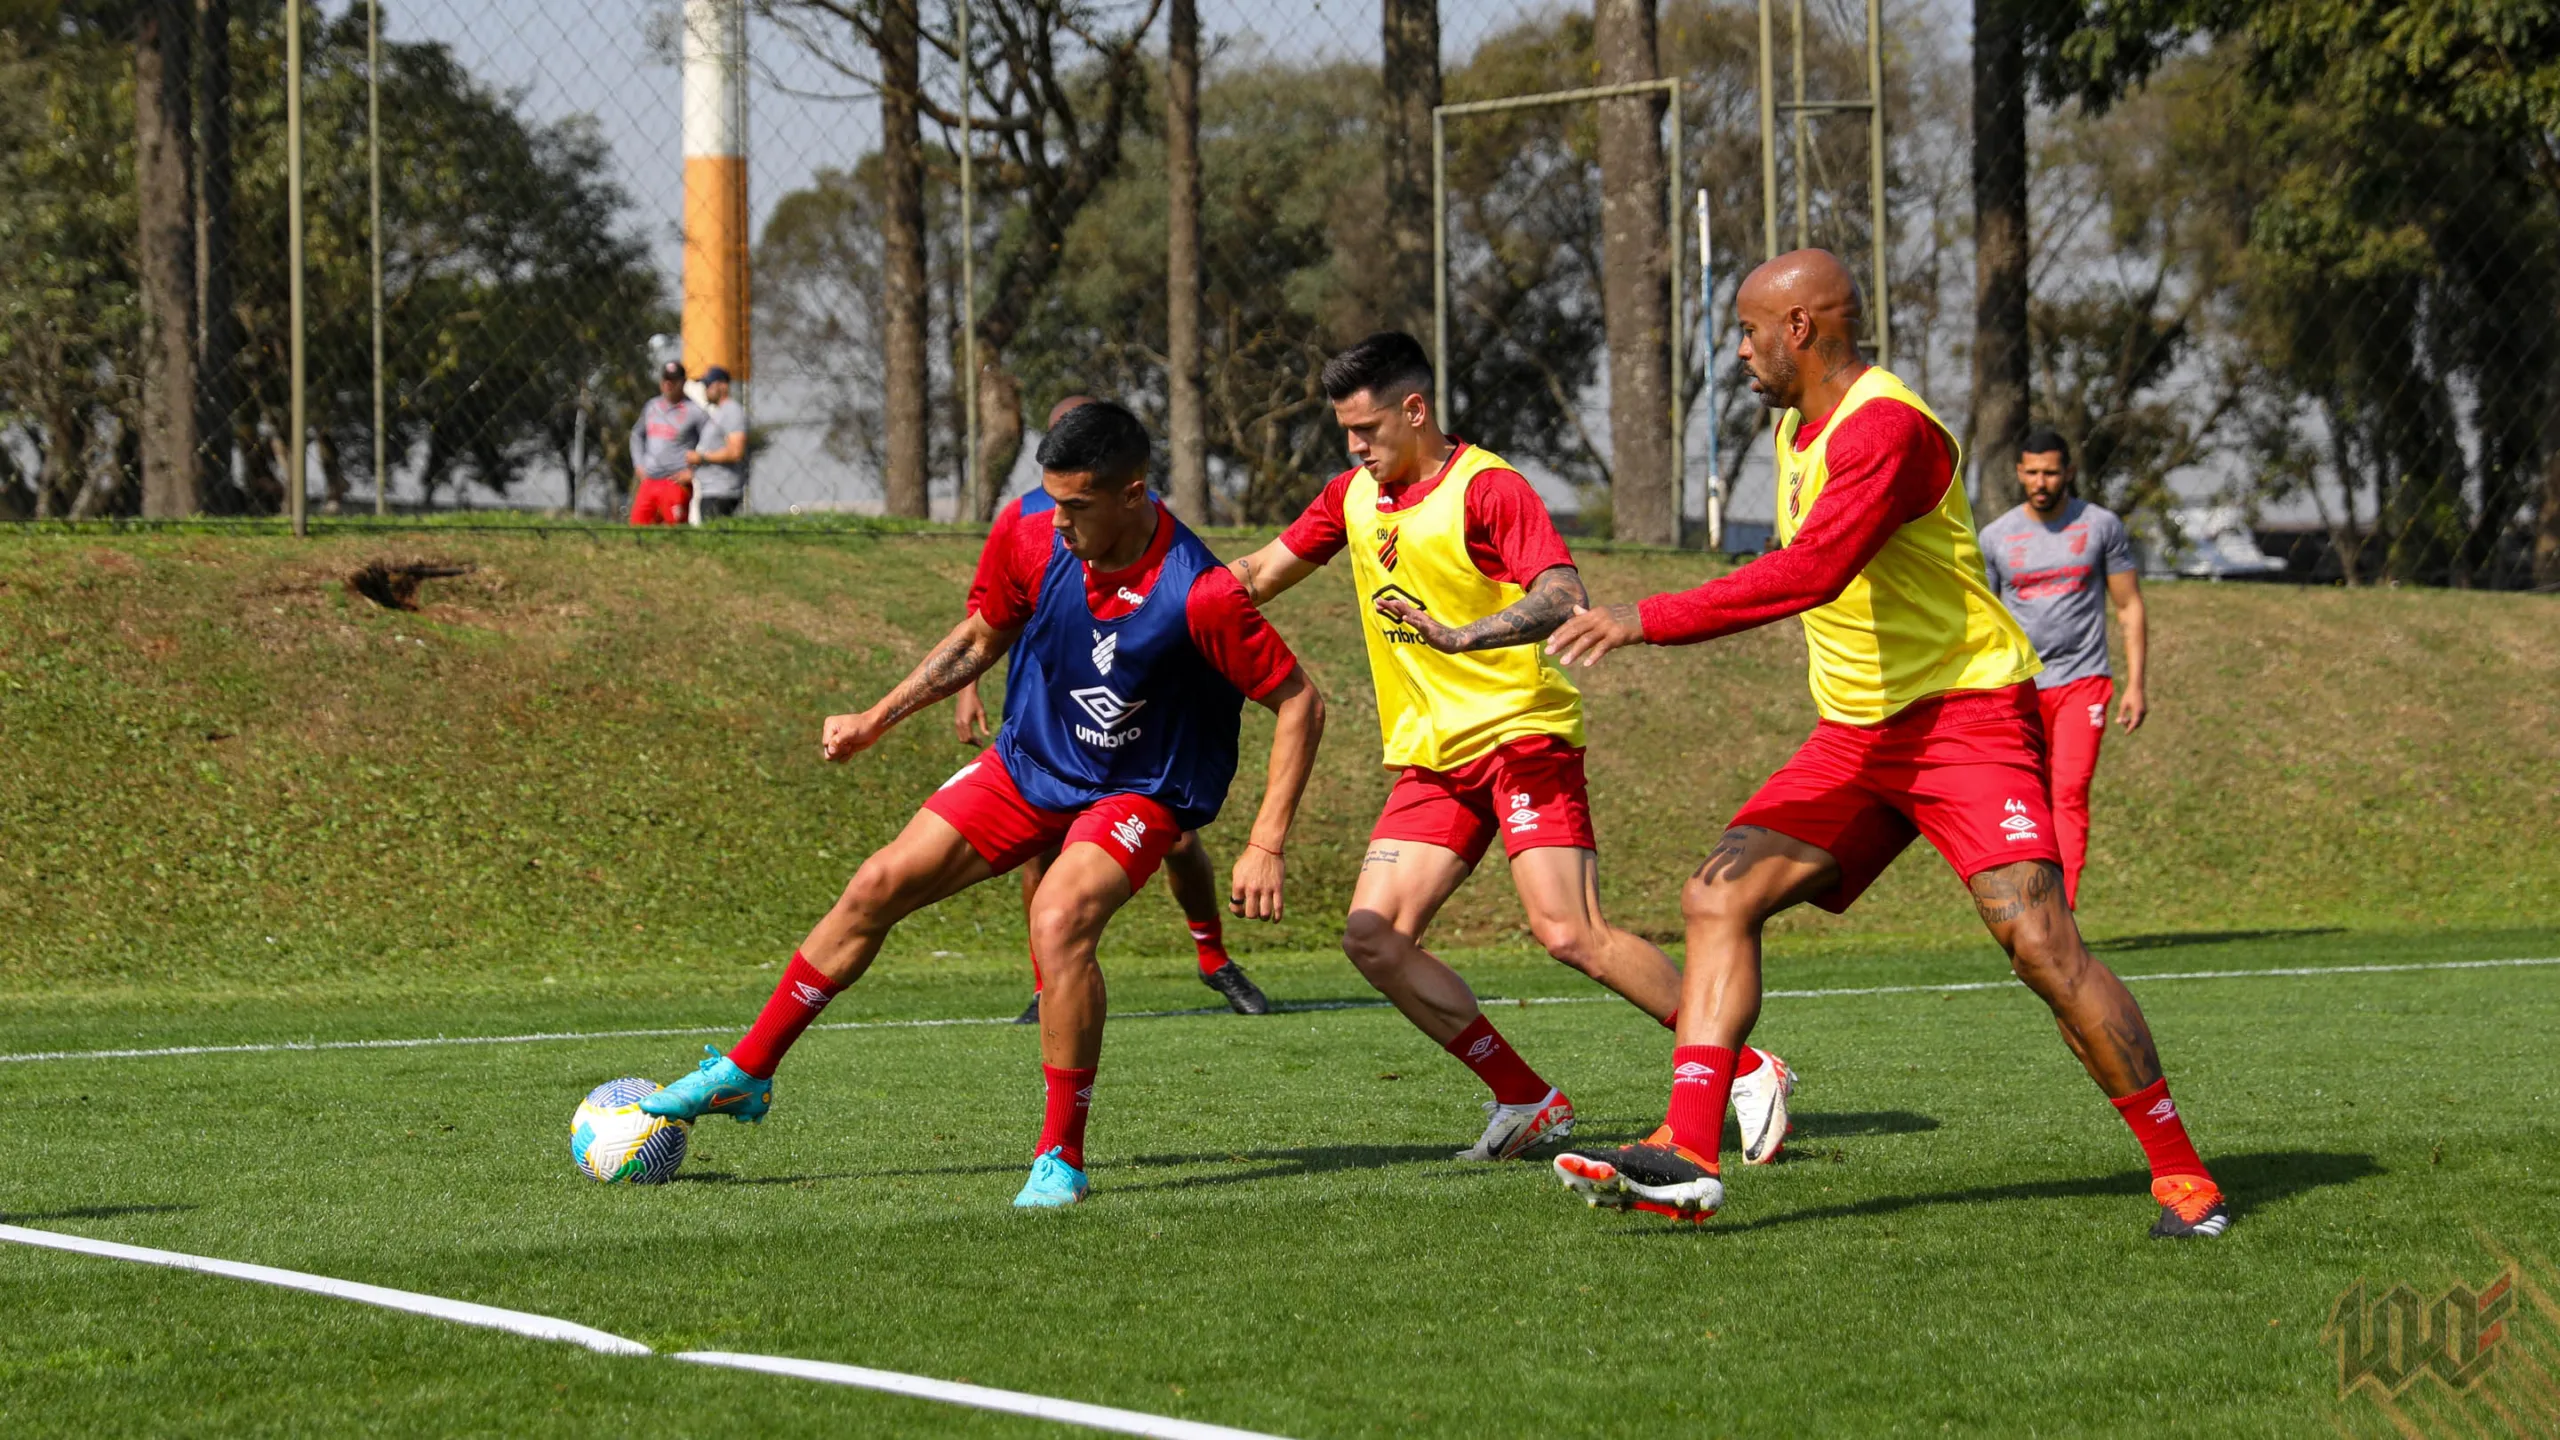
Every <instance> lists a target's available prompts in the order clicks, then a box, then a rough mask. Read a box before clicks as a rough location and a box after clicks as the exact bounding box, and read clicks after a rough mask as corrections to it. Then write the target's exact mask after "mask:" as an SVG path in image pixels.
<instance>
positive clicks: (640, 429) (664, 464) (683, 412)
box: [631, 360, 711, 525]
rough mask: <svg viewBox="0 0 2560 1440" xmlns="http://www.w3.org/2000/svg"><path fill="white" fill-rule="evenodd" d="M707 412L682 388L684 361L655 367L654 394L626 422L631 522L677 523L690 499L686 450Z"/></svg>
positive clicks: (690, 472)
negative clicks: (656, 370) (627, 426)
mask: <svg viewBox="0 0 2560 1440" xmlns="http://www.w3.org/2000/svg"><path fill="white" fill-rule="evenodd" d="M710 423H711V416H710V414H709V413H708V412H706V411H705V410H704V409H703V408H702V407H701V406H699V405H696V404H694V403H693V401H692V400H691V399H690V398H688V397H687V396H686V395H685V393H684V366H683V365H682V364H681V363H679V362H677V361H674V360H670V361H668V362H667V363H666V364H664V365H662V366H660V367H658V398H657V399H655V400H652V401H650V402H649V403H648V404H646V405H644V406H642V407H640V418H639V419H637V420H635V421H633V422H631V472H632V480H633V482H634V483H633V485H632V490H631V523H632V524H634V525H682V524H683V523H685V519H686V512H687V511H688V510H689V509H690V508H691V506H692V504H693V465H692V454H693V451H694V449H695V447H697V446H699V445H700V444H702V431H703V427H704V426H706V425H708V424H710Z"/></svg>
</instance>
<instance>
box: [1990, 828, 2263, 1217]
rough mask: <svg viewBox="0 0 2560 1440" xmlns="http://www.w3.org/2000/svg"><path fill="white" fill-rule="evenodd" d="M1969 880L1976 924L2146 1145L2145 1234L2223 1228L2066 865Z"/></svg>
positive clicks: (2038, 865) (2222, 1207) (2215, 1198)
mask: <svg viewBox="0 0 2560 1440" xmlns="http://www.w3.org/2000/svg"><path fill="white" fill-rule="evenodd" d="M1966 883H1967V885H1968V886H1969V887H1970V888H1971V889H1972V891H1973V903H1974V907H1975V908H1976V909H1977V910H1979V911H1980V912H1981V913H1982V923H1983V924H1984V925H1986V926H1988V927H1990V930H1991V934H1992V938H1994V939H1996V940H1998V941H1999V942H2000V948H2002V949H2004V950H2006V951H2008V952H2009V968H2010V969H2011V970H2013V971H2015V972H2016V974H2017V976H2018V978H2019V979H2020V980H2023V981H2025V982H2026V985H2027V988H2028V989H2030V990H2033V991H2035V992H2036V994H2037V995H2038V996H2039V997H2041V998H2042V999H2043V1001H2044V1003H2045V1004H2046V1005H2047V1006H2049V1007H2051V1008H2052V1010H2053V1018H2054V1023H2055V1024H2057V1025H2059V1026H2060V1027H2061V1029H2062V1038H2063V1041H2064V1042H2065V1043H2066V1044H2068V1045H2070V1047H2071V1053H2072V1054H2074V1055H2077V1056H2079V1057H2080V1064H2081V1066H2082V1067H2083V1068H2085V1069H2086V1070H2087V1071H2088V1072H2089V1078H2090V1079H2092V1080H2095V1081H2097V1082H2098V1088H2099V1089H2100V1090H2102V1091H2104V1092H2106V1096H2107V1099H2108V1102H2109V1103H2110V1104H2112V1105H2114V1106H2115V1107H2116V1113H2117V1114H2119V1115H2122V1116H2123V1117H2124V1122H2125V1124H2127V1125H2128V1126H2131V1127H2132V1129H2133V1136H2134V1139H2136V1140H2138V1141H2140V1142H2141V1143H2142V1154H2143V1158H2144V1159H2145V1160H2147V1161H2148V1162H2149V1163H2150V1166H2151V1198H2152V1199H2154V1200H2157V1201H2158V1202H2159V1203H2160V1218H2159V1220H2158V1221H2156V1222H2154V1223H2153V1225H2152V1227H2151V1233H2152V1234H2153V1235H2156V1236H2159V1237H2161V1238H2163V1239H2185V1238H2188V1237H2211V1236H2215V1235H2219V1234H2221V1233H2222V1232H2223V1231H2224V1230H2226V1229H2228V1228H2229V1227H2230V1224H2231V1209H2230V1206H2229V1205H2228V1204H2226V1203H2225V1202H2224V1200H2223V1197H2222V1188H2221V1187H2220V1186H2219V1185H2216V1184H2215V1183H2214V1180H2213V1175H2212V1172H2210V1171H2208V1170H2207V1169H2206V1168H2205V1164H2204V1160H2203V1158H2202V1157H2200V1156H2198V1155H2197V1154H2196V1147H2195V1144H2194V1142H2192V1141H2190V1140H2189V1139H2188V1138H2187V1126H2186V1122H2185V1121H2184V1120H2182V1119H2180V1118H2179V1116H2178V1106H2177V1102H2176V1101H2174V1100H2171V1099H2170V1098H2169V1082H2168V1080H2167V1079H2165V1078H2164V1077H2163V1076H2162V1075H2161V1073H2160V1052H2159V1050H2158V1049H2157V1048H2156V1047H2155V1046H2154V1045H2153V1044H2152V1042H2151V1026H2150V1023H2149V1022H2147V1021H2145V1020H2144V1019H2143V1018H2142V1007H2141V1006H2139V1005H2137V1004H2135V1003H2134V1000H2133V992H2132V991H2130V990H2127V989H2126V988H2125V985H2124V982H2123V981H2122V980H2119V979H2117V978H2116V975H2115V972H2114V971H2112V970H2109V969H2108V968H2107V967H2106V966H2104V965H2102V964H2100V963H2099V962H2098V961H2097V959H2096V958H2095V957H2093V956H2091V955H2090V953H2089V948H2088V947H2087V946H2086V945H2084V944H2082V943H2081V941H2080V927H2079V925H2078V923H2077V922H2075V921H2074V920H2073V919H2072V916H2071V907H2070V904H2069V902H2068V901H2067V900H2066V899H2065V897H2064V885H2063V878H2062V867H2060V866H2059V865H2056V864H2054V863H2052V862H2051V861H2045V860H2027V861H2020V862H2019V863H2017V864H2014V865H2003V866H1999V867H1997V868H1996V869H1991V870H1985V871H1983V872H1981V873H1980V874H1977V875H1975V876H1974V877H1973V878H1972V879H1971V880H1970V881H1968V882H1966Z"/></svg>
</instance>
